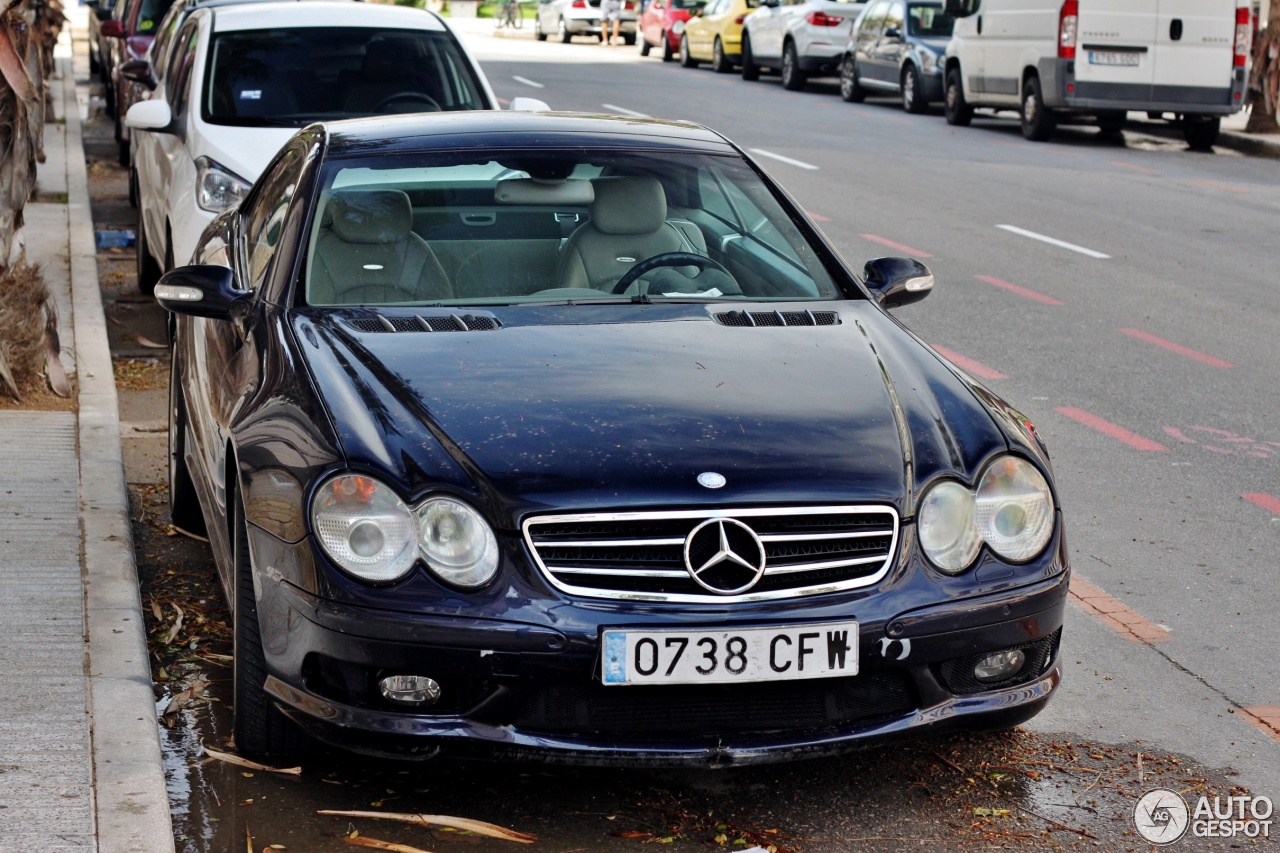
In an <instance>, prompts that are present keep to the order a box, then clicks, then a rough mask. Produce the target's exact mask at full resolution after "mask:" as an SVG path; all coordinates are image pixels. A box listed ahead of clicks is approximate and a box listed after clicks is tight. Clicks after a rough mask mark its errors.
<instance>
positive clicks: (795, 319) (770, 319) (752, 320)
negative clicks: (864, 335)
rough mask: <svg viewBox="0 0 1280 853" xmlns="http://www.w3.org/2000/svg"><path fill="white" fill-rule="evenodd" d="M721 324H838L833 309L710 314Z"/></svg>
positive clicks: (836, 315) (837, 316)
mask: <svg viewBox="0 0 1280 853" xmlns="http://www.w3.org/2000/svg"><path fill="white" fill-rule="evenodd" d="M712 316H714V317H715V318H716V322H717V323H719V324H720V325H722V326H839V325H840V315H839V314H837V313H836V312H834V311H729V312H727V313H724V314H714V315H712Z"/></svg>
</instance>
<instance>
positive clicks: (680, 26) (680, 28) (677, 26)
mask: <svg viewBox="0 0 1280 853" xmlns="http://www.w3.org/2000/svg"><path fill="white" fill-rule="evenodd" d="M671 32H673V33H675V34H676V35H678V36H679V35H684V21H676V22H675V23H674V24H672V25H671Z"/></svg>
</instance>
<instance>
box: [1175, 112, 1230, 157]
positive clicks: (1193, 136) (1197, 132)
mask: <svg viewBox="0 0 1280 853" xmlns="http://www.w3.org/2000/svg"><path fill="white" fill-rule="evenodd" d="M1221 130H1222V119H1219V118H1208V119H1206V118H1196V117H1193V116H1186V117H1185V118H1183V119H1182V135H1183V136H1185V137H1186V138H1187V146H1188V147H1190V148H1191V150H1192V151H1212V150H1213V146H1214V143H1216V142H1217V141H1218V134H1219V133H1220V132H1221Z"/></svg>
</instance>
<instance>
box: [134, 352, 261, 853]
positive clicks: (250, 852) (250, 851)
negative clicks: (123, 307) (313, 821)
mask: <svg viewBox="0 0 1280 853" xmlns="http://www.w3.org/2000/svg"><path fill="white" fill-rule="evenodd" d="M138 344H139V345H140V346H144V347H146V348H147V349H168V348H169V346H168V344H158V343H156V342H155V341H153V340H151V338H148V337H147V336H146V335H138ZM250 853H252V851H250Z"/></svg>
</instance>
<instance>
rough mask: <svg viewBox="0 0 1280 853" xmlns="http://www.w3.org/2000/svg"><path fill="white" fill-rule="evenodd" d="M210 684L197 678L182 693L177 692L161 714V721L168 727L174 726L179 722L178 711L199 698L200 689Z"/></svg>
mask: <svg viewBox="0 0 1280 853" xmlns="http://www.w3.org/2000/svg"><path fill="white" fill-rule="evenodd" d="M208 686H209V682H208V681H207V680H205V679H203V678H197V679H196V680H195V681H193V682H191V684H190V685H188V686H187V689H186V690H183V691H182V692H181V693H175V694H174V696H173V698H171V699H170V700H169V704H168V705H166V706H165V708H164V712H163V713H162V714H161V715H160V722H162V723H164V724H165V726H166V727H167V728H173V727H174V725H175V724H176V723H177V722H178V712H179V711H181V710H182V709H183V708H185V707H187V706H188V705H190V704H191V703H192V702H194V701H196V700H197V699H199V698H200V691H201V690H204V689H205V688H206V687H208Z"/></svg>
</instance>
